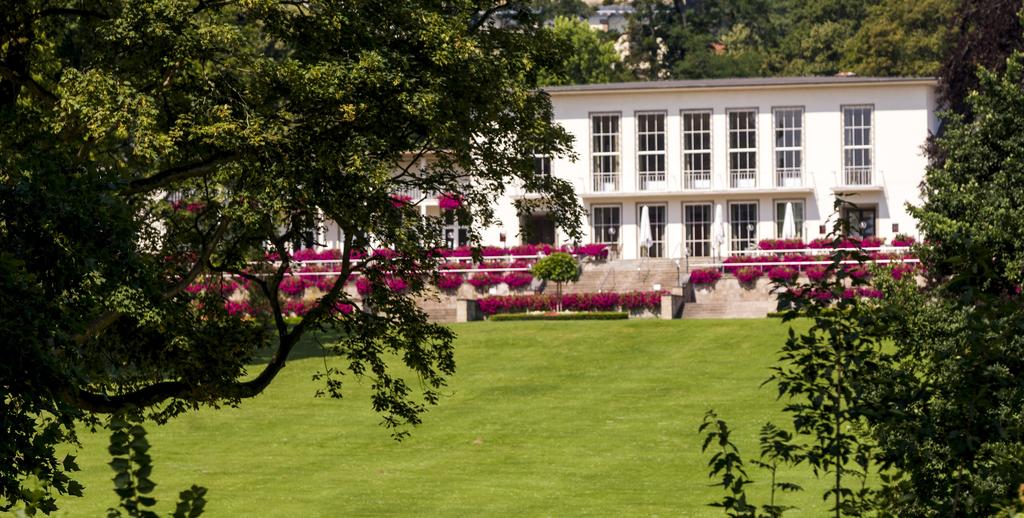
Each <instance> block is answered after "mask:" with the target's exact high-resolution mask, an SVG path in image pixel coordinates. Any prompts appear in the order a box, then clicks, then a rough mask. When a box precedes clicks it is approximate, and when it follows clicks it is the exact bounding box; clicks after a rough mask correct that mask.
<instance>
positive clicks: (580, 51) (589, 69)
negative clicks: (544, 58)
mask: <svg viewBox="0 0 1024 518" xmlns="http://www.w3.org/2000/svg"><path fill="white" fill-rule="evenodd" d="M551 32H552V36H553V37H554V38H556V39H557V40H559V41H561V42H562V43H563V44H564V45H565V47H566V48H568V49H569V52H567V53H565V59H564V60H563V61H562V62H560V63H558V64H557V65H556V66H554V67H551V68H548V69H544V70H542V71H541V74H540V80H539V82H540V83H541V84H543V85H575V84H588V83H611V82H615V81H620V80H623V79H625V78H626V76H625V72H624V70H623V68H622V59H621V58H620V57H619V53H618V51H616V50H615V43H613V42H612V41H609V40H607V39H606V38H603V37H602V33H599V32H597V31H594V30H593V29H591V28H590V25H589V24H588V23H587V22H586V21H584V20H580V19H576V18H566V17H564V16H559V17H557V18H555V21H554V25H553V26H552V27H551Z"/></svg>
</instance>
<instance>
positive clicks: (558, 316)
mask: <svg viewBox="0 0 1024 518" xmlns="http://www.w3.org/2000/svg"><path fill="white" fill-rule="evenodd" d="M628 318H629V313H626V312H625V311H587V312H581V313H555V314H548V313H503V314H499V315H491V316H489V317H487V320H494V321H509V320H626V319H628Z"/></svg>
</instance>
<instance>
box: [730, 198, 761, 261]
mask: <svg viewBox="0 0 1024 518" xmlns="http://www.w3.org/2000/svg"><path fill="white" fill-rule="evenodd" d="M729 230H730V232H729V247H730V250H733V251H739V250H747V249H751V248H754V247H755V246H757V202H738V203H730V204H729Z"/></svg>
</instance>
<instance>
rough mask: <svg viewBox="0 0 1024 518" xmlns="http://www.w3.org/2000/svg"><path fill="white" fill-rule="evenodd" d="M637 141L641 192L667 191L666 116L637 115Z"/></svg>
mask: <svg viewBox="0 0 1024 518" xmlns="http://www.w3.org/2000/svg"><path fill="white" fill-rule="evenodd" d="M636 140H637V142H636V150H637V151H636V154H637V171H638V172H639V188H640V190H641V191H663V190H665V114H664V113H650V112H647V113H643V112H642V113H637V114H636Z"/></svg>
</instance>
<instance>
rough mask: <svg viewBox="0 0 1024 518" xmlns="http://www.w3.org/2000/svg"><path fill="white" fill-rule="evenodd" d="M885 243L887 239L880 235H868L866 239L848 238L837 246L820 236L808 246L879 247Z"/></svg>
mask: <svg viewBox="0 0 1024 518" xmlns="http://www.w3.org/2000/svg"><path fill="white" fill-rule="evenodd" d="M884 244H885V239H882V238H880V237H866V238H864V239H857V238H846V239H843V240H841V241H840V242H839V246H838V247H836V246H835V245H836V243H835V242H834V241H832V240H831V239H828V238H819V239H815V240H814V241H811V242H810V243H808V244H807V248H857V247H858V246H860V247H861V248H878V247H880V246H882V245H884Z"/></svg>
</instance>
